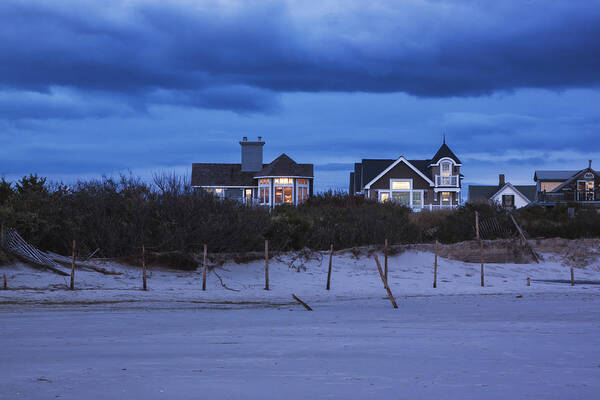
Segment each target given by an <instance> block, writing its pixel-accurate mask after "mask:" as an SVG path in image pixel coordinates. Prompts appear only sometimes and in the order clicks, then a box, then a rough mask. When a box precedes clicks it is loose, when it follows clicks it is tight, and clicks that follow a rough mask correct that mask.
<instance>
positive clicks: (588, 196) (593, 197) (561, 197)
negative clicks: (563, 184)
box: [537, 190, 600, 203]
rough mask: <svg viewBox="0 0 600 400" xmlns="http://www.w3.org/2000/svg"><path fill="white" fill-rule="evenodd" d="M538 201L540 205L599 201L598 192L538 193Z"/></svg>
mask: <svg viewBox="0 0 600 400" xmlns="http://www.w3.org/2000/svg"><path fill="white" fill-rule="evenodd" d="M537 198H538V201H539V202H540V203H557V202H558V203H559V202H571V201H572V202H576V203H586V202H597V201H600V190H596V191H594V190H578V191H569V192H559V193H553V192H538V196H537Z"/></svg>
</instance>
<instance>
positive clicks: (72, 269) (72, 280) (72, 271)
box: [70, 240, 75, 290]
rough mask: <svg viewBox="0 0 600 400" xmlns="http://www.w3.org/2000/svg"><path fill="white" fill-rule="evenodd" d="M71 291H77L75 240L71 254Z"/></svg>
mask: <svg viewBox="0 0 600 400" xmlns="http://www.w3.org/2000/svg"><path fill="white" fill-rule="evenodd" d="M70 289H71V290H74V289H75V240H73V248H72V252H71V286H70Z"/></svg>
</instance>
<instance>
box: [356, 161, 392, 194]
mask: <svg viewBox="0 0 600 400" xmlns="http://www.w3.org/2000/svg"><path fill="white" fill-rule="evenodd" d="M394 161H396V160H377V159H363V160H362V162H361V168H360V170H361V172H362V174H361V175H362V176H361V179H360V184H361V187H360V189H359V191H360V190H362V189H363V188H364V187H365V186H366V184H367V183H369V182H371V181H372V180H373V178H375V177H376V176H377V175H379V174H380V173H381V171H383V170H384V169H386V168H387V167H389V166H390V164H392V163H393V162H394Z"/></svg>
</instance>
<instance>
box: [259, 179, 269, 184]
mask: <svg viewBox="0 0 600 400" xmlns="http://www.w3.org/2000/svg"><path fill="white" fill-rule="evenodd" d="M258 184H259V185H268V184H269V180H268V179H259V180H258Z"/></svg>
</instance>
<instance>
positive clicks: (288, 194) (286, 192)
mask: <svg viewBox="0 0 600 400" xmlns="http://www.w3.org/2000/svg"><path fill="white" fill-rule="evenodd" d="M293 190H294V188H291V187H285V188H283V199H284V201H285V202H286V203H293V202H294V198H293Z"/></svg>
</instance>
